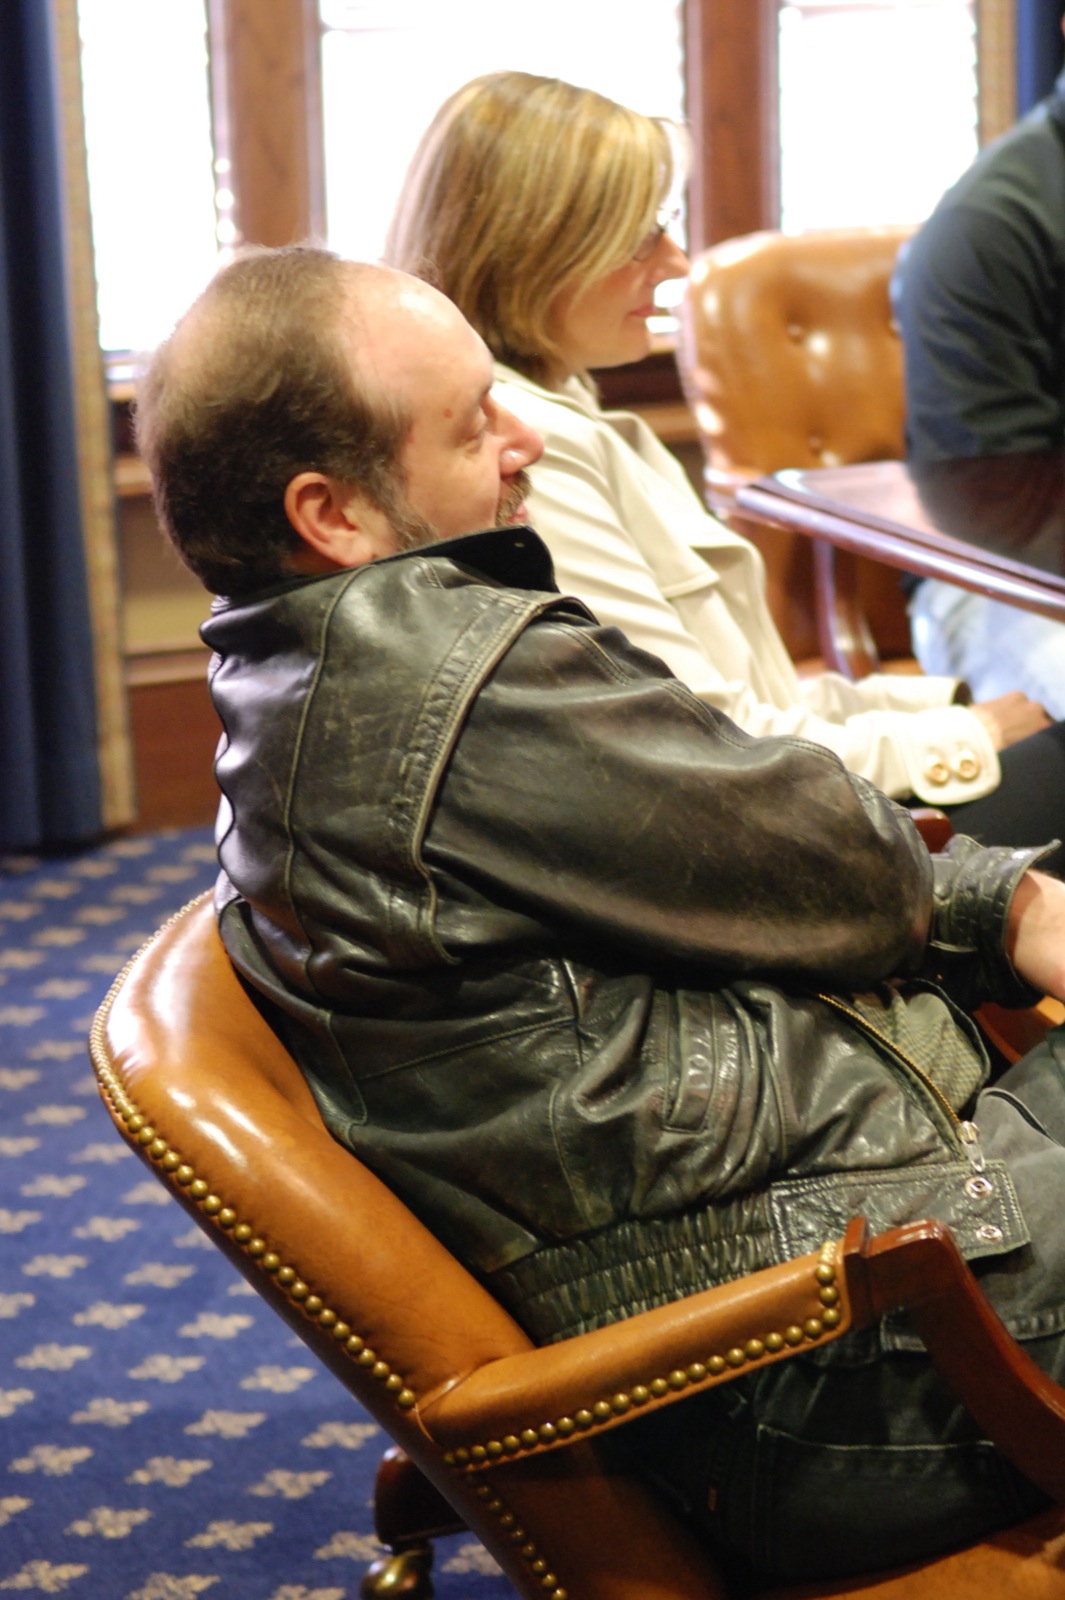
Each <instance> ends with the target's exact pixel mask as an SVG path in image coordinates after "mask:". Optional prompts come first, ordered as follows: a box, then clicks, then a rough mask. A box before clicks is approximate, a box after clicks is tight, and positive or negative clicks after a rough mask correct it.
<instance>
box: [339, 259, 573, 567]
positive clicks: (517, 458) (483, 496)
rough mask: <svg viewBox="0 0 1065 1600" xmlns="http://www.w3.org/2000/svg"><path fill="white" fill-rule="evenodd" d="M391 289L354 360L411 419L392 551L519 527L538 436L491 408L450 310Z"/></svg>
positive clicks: (481, 368)
mask: <svg viewBox="0 0 1065 1600" xmlns="http://www.w3.org/2000/svg"><path fill="white" fill-rule="evenodd" d="M397 284H398V286H396V285H393V286H392V290H393V292H392V294H391V295H390V296H389V299H390V300H391V301H392V304H391V305H390V306H389V307H388V308H387V309H386V308H384V307H383V308H382V314H381V317H380V320H379V322H378V323H377V324H376V325H375V326H374V328H373V330H372V333H371V336H370V340H369V343H368V345H367V343H365V342H364V343H363V346H362V358H361V359H362V364H363V366H364V368H367V367H368V368H369V370H370V371H371V372H374V371H375V369H376V371H375V376H376V377H377V380H378V382H379V383H380V384H381V386H382V388H383V389H384V390H385V391H386V392H388V393H390V394H394V395H397V397H398V398H399V399H400V400H402V401H403V402H405V404H406V406H407V409H408V413H409V415H410V417H411V419H412V420H411V426H410V429H409V431H408V433H407V437H406V439H405V440H404V443H403V446H402V448H401V450H400V466H401V467H402V469H403V473H404V475H405V478H406V495H405V500H404V507H403V514H402V515H401V516H400V517H398V518H395V519H393V520H394V522H395V524H396V527H395V533H396V548H397V549H407V548H410V547H411V546H412V545H417V544H423V543H427V542H429V541H431V540H432V539H434V538H435V539H450V538H453V537H455V536H456V535H458V534H463V533H476V532H478V531H479V530H480V529H482V528H491V527H496V526H500V525H502V524H504V523H507V522H523V521H524V520H525V508H524V504H523V498H524V495H525V493H526V492H527V487H528V480H527V479H526V477H525V471H524V469H525V468H526V467H527V466H529V465H530V464H531V463H532V462H534V461H537V460H539V458H540V456H541V455H542V453H543V443H542V441H541V439H540V437H539V435H538V434H536V433H534V432H533V430H532V429H531V428H527V427H526V426H525V424H524V423H521V422H519V421H518V419H517V418H516V417H514V416H512V415H511V413H510V412H509V411H504V410H503V409H502V407H501V406H498V405H497V404H496V402H495V401H494V400H493V399H492V395H491V388H492V381H493V374H492V358H491V356H490V354H489V352H488V349H487V346H486V345H485V344H484V341H483V340H482V339H481V338H480V337H479V336H478V335H477V334H476V333H475V332H474V331H473V329H472V328H471V327H470V325H469V323H468V322H467V321H466V319H465V318H464V317H463V316H462V315H461V313H460V312H459V311H458V310H456V308H455V307H454V306H453V305H452V304H451V302H450V301H449V300H446V299H445V298H444V296H443V295H441V294H438V293H437V292H436V290H434V289H430V288H428V286H427V285H425V284H420V283H415V282H414V280H412V279H407V280H402V279H397Z"/></svg>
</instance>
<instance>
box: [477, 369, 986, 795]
mask: <svg viewBox="0 0 1065 1600" xmlns="http://www.w3.org/2000/svg"><path fill="white" fill-rule="evenodd" d="M501 399H502V400H503V401H504V403H505V404H507V405H510V406H511V407H512V408H513V409H515V410H518V409H522V410H523V415H524V416H525V420H526V421H528V422H529V423H530V424H531V425H532V426H534V427H536V428H537V429H538V430H539V431H540V432H541V433H542V434H543V436H544V441H545V451H544V456H543V458H542V459H541V460H540V461H539V462H538V463H537V464H536V466H535V467H534V468H533V469H532V474H531V476H532V479H533V490H532V493H531V495H530V497H529V510H530V520H531V521H532V523H533V525H534V527H535V528H536V530H537V532H538V533H539V534H540V536H541V537H542V538H543V539H544V541H545V543H546V544H547V546H548V548H549V549H550V551H551V556H552V560H553V561H554V564H555V576H556V580H557V582H558V586H559V588H560V589H561V590H562V592H563V593H564V594H573V595H576V596H577V598H578V599H580V600H583V601H584V603H585V605H587V606H588V607H589V609H590V610H591V611H593V612H594V613H595V615H596V616H597V617H598V618H599V620H600V622H603V623H605V624H609V625H611V626H613V627H616V628H620V629H621V630H622V632H623V633H625V634H626V635H627V636H628V637H629V638H630V639H631V640H632V642H633V643H634V644H636V645H638V646H639V647H640V648H641V649H643V650H647V651H650V652H651V653H652V654H654V655H656V656H658V657H659V658H660V659H661V660H663V661H665V663H666V664H667V666H669V668H670V669H671V670H672V671H673V672H674V673H676V675H677V677H678V678H679V679H680V680H681V682H682V683H686V684H687V685H688V687H689V688H690V689H691V690H692V692H693V693H694V694H696V695H697V696H698V697H699V698H700V699H701V700H702V701H704V702H705V704H707V705H709V706H713V707H714V708H716V709H717V710H719V711H723V712H725V714H726V715H727V716H729V717H731V718H732V720H733V721H734V722H736V723H738V725H739V726H740V727H741V728H743V729H744V730H745V731H746V732H747V733H751V734H754V735H755V736H757V737H762V736H765V735H784V736H787V737H793V738H802V739H810V740H812V741H814V742H815V743H817V744H820V745H824V746H825V748H826V749H829V750H832V751H833V752H834V753H835V754H836V755H837V756H839V758H840V760H841V761H842V762H843V763H844V765H845V766H846V767H848V768H849V769H850V770H851V771H852V772H856V773H858V774H859V775H860V776H862V777H864V778H867V779H868V780H869V782H870V783H875V784H876V785H877V787H878V788H881V789H883V790H884V792H885V793H886V794H889V795H893V796H897V797H905V796H909V795H910V794H914V795H917V796H918V798H920V799H921V800H924V801H925V802H927V803H929V804H938V805H958V804H961V803H962V802H964V801H967V800H976V799H979V798H981V796H983V795H985V794H989V793H990V792H991V791H992V790H993V789H994V788H995V787H996V786H997V784H998V782H999V778H1000V768H999V762H998V757H997V755H996V754H995V750H994V746H993V744H992V741H991V739H990V736H989V734H988V732H987V729H986V728H985V727H984V725H983V723H982V722H981V721H980V719H979V717H977V716H975V715H974V713H973V712H972V711H970V710H968V709H967V708H966V707H964V706H960V705H952V704H950V703H949V702H950V700H951V697H952V696H953V694H954V692H955V690H956V688H957V681H956V680H955V679H948V678H935V679H926V678H922V677H916V676H915V677H913V678H912V679H911V680H910V681H909V683H908V684H906V685H905V686H904V687H901V688H900V687H899V686H898V685H897V684H895V683H894V682H893V681H891V682H886V681H885V679H884V678H882V677H880V678H876V679H873V680H867V681H866V682H865V683H863V684H861V685H854V684H850V683H848V682H847V681H846V680H845V679H843V678H841V677H840V676H839V674H837V673H822V674H819V675H817V676H816V677H814V678H812V679H809V680H803V681H800V680H799V678H798V677H797V675H796V673H795V669H794V665H793V663H792V662H791V660H790V658H789V656H788V653H787V650H786V649H785V646H784V642H783V640H782V639H781V637H780V634H779V632H778V631H777V628H776V626H775V624H774V622H773V620H772V617H771V616H770V613H769V608H768V605H767V603H766V598H765V586H764V574H763V569H762V564H761V558H760V557H759V556H758V554H757V552H756V551H754V550H753V548H752V547H751V546H749V545H748V544H747V543H746V541H743V540H739V539H737V538H736V537H735V536H733V535H731V534H729V535H726V536H725V539H723V538H722V537H721V536H720V529H719V527H718V525H717V524H716V523H715V522H714V520H713V519H712V518H711V517H710V516H709V515H708V514H707V513H706V512H705V511H704V510H703V508H702V507H701V506H700V505H699V504H698V502H697V500H696V499H695V496H694V492H693V491H692V490H691V488H690V486H689V485H688V484H687V482H686V481H685V482H684V483H683V484H680V483H678V482H676V481H672V480H667V479H666V478H665V477H664V476H663V474H662V473H660V472H659V471H657V469H656V467H655V466H653V465H651V464H649V463H648V462H647V461H646V460H644V459H643V458H642V457H640V456H637V454H636V452H635V451H634V450H632V449H631V448H630V447H629V446H628V445H627V444H626V443H625V442H624V441H623V440H621V439H620V438H618V437H616V436H614V435H613V432H612V429H611V425H610V423H609V422H608V421H606V419H605V418H604V419H599V420H598V421H597V420H595V419H593V418H591V417H587V418H586V417H583V416H577V415H574V414H573V413H571V412H569V411H568V410H567V409H566V408H565V407H564V406H563V405H562V404H559V403H552V402H551V401H550V400H540V401H539V403H537V404H530V403H529V397H528V396H527V395H526V394H525V392H524V391H522V390H519V389H516V388H514V387H512V386H508V387H506V388H505V389H504V390H502V391H501ZM523 401H524V402H525V404H524V407H523V405H522V403H523ZM545 423H549V424H551V426H545ZM670 465H671V466H673V465H675V464H674V463H672V462H670ZM676 470H677V474H678V476H679V473H680V468H679V467H677V469H676ZM700 534H701V535H702V540H701V541H700ZM726 540H727V541H728V542H726ZM685 543H687V544H688V546H689V548H688V549H687V550H685V551H684V552H683V554H684V555H685V556H686V557H687V562H688V570H689V571H690V570H691V567H692V566H693V565H695V572H696V575H695V576H694V577H693V578H691V579H689V580H688V581H687V582H684V581H683V580H682V581H680V582H678V583H675V584H672V583H670V582H669V581H668V580H667V579H664V578H663V577H661V576H660V574H661V573H662V571H663V568H664V567H665V566H666V564H667V562H668V555H667V554H666V553H665V552H666V551H667V550H668V547H669V546H670V544H672V545H674V546H676V545H678V544H680V545H683V544H685ZM652 546H654V549H653V550H652V549H651V547H652ZM695 550H698V553H699V561H700V562H701V563H702V564H703V565H704V567H705V568H707V569H709V570H707V571H706V572H705V574H704V577H703V579H702V580H700V578H699V576H698V565H696V564H695V563H693V561H692V556H693V551H695ZM715 568H716V570H715ZM730 569H732V571H731V576H726V575H727V574H728V573H729V570H730ZM722 579H724V580H725V582H726V583H727V587H728V593H727V595H726V594H725V593H724V591H723V589H722V587H720V586H719V580H722ZM756 683H761V684H763V685H765V684H770V683H771V684H775V685H777V689H778V692H776V693H774V694H773V696H772V698H771V697H770V696H769V695H768V694H767V693H766V692H765V690H764V688H763V689H762V691H761V692H760V691H759V689H758V688H756V687H755V686H754V685H755V684H756Z"/></svg>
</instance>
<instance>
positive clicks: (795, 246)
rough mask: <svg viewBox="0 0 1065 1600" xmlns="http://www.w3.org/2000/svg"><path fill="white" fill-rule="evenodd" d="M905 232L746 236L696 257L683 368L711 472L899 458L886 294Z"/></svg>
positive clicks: (899, 418) (900, 410)
mask: <svg viewBox="0 0 1065 1600" xmlns="http://www.w3.org/2000/svg"><path fill="white" fill-rule="evenodd" d="M911 231H912V230H910V229H908V228H857V229H830V230H825V231H819V232H814V233H804V234H794V235H790V234H783V233H770V232H766V233H755V234H749V235H747V236H746V237H744V238H739V239H729V240H726V241H725V242H724V243H723V244H718V245H714V246H712V247H711V248H710V249H709V250H706V251H704V252H703V253H702V254H701V255H700V256H698V257H697V259H696V260H695V261H694V262H693V263H692V271H691V277H690V279H689V284H688V292H687V295H686V299H685V304H684V310H683V317H682V321H683V339H682V346H681V364H682V376H683V380H684V384H685V388H686V392H687V395H688V399H689V402H690V403H691V405H692V408H693V410H694V412H695V417H696V420H697V423H698V426H699V431H700V437H701V439H702V441H703V444H704V448H705V450H706V452H707V456H708V460H709V462H710V464H711V465H712V466H714V467H718V468H721V469H731V470H737V469H740V470H742V469H748V468H750V469H755V470H757V471H758V472H776V471H778V470H779V469H780V468H782V467H815V466H838V465H840V464H842V463H846V462H854V461H878V460H889V459H894V458H897V457H900V456H901V455H902V453H903V448H904V446H903V418H904V400H903V382H902V347H901V342H900V340H899V336H898V332H897V330H896V327H895V324H894V320H893V317H892V313H891V304H890V299H889V293H888V285H889V282H890V278H891V273H892V270H893V268H894V264H895V258H896V256H897V255H898V252H899V247H900V246H901V245H902V244H903V242H904V241H905V240H906V239H907V238H908V237H909V235H910V232H911Z"/></svg>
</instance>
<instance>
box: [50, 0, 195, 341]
mask: <svg viewBox="0 0 1065 1600" xmlns="http://www.w3.org/2000/svg"><path fill="white" fill-rule="evenodd" d="M78 21H79V27H80V32H81V50H82V78H83V85H84V89H83V95H84V104H85V139H86V146H87V150H88V167H89V196H90V203H91V206H92V226H93V244H94V248H95V253H96V278H97V304H98V308H99V314H100V342H101V344H102V345H103V348H104V349H105V350H140V349H146V348H150V347H152V346H153V345H155V344H157V343H158V342H159V340H160V339H161V338H163V337H164V336H165V335H166V334H167V333H168V332H169V330H170V328H171V326H172V325H173V322H174V320H175V318H176V317H178V316H179V315H180V314H181V312H182V311H184V309H185V307H186V306H187V305H188V304H189V302H190V300H192V299H193V297H194V296H195V295H196V294H197V293H198V292H199V290H200V289H201V288H202V286H203V284H204V283H206V281H207V279H208V278H209V277H210V275H211V273H212V272H213V270H214V267H215V262H216V260H217V252H218V237H217V232H216V215H215V175H214V170H213V150H212V145H211V110H210V92H209V85H208V72H207V24H206V17H205V12H204V0H150V3H146V0H79V3H78ZM225 198H226V196H225V193H224V192H223V193H222V195H221V199H222V201H223V202H224V201H225Z"/></svg>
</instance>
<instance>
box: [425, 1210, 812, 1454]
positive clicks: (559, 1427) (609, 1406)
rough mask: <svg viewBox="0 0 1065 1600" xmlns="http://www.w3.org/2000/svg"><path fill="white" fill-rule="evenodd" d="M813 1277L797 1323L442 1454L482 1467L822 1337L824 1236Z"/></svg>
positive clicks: (597, 1424)
mask: <svg viewBox="0 0 1065 1600" xmlns="http://www.w3.org/2000/svg"><path fill="white" fill-rule="evenodd" d="M814 1281H815V1283H816V1284H817V1285H818V1300H819V1301H820V1303H821V1305H822V1307H823V1308H824V1309H823V1310H822V1312H821V1314H820V1316H816V1317H807V1318H806V1321H805V1322H804V1323H803V1324H802V1326H801V1327H800V1326H799V1325H798V1323H792V1324H791V1325H790V1326H789V1327H787V1328H785V1329H783V1331H776V1330H774V1331H773V1332H771V1333H767V1334H765V1335H764V1336H763V1337H762V1338H760V1339H748V1340H747V1342H746V1343H745V1344H744V1345H734V1346H733V1347H732V1348H731V1349H730V1350H725V1351H717V1352H715V1353H714V1354H713V1355H711V1356H707V1358H706V1360H705V1361H693V1362H692V1363H691V1365H690V1366H688V1367H677V1368H674V1370H673V1371H672V1372H669V1373H667V1374H666V1375H665V1376H664V1377H658V1378H651V1379H650V1380H649V1381H648V1382H647V1383H638V1384H635V1385H634V1386H633V1387H632V1389H630V1390H627V1391H624V1392H622V1393H620V1394H615V1395H611V1397H610V1398H609V1399H608V1400H607V1399H601V1400H596V1401H593V1402H592V1403H591V1404H590V1405H588V1406H581V1407H580V1409H579V1410H576V1411H574V1413H573V1415H572V1416H564V1417H559V1418H558V1419H557V1421H555V1422H542V1423H541V1424H540V1425H539V1427H536V1428H523V1429H522V1430H521V1432H520V1433H518V1434H513V1433H510V1434H507V1435H506V1437H505V1438H503V1439H502V1440H498V1439H488V1440H486V1441H485V1442H484V1443H482V1444H474V1445H469V1446H467V1447H465V1448H459V1449H457V1450H452V1451H449V1452H448V1454H447V1455H446V1456H445V1457H444V1460H445V1461H446V1462H447V1464H448V1465H449V1466H451V1467H455V1468H458V1469H459V1470H462V1469H466V1468H470V1467H482V1466H485V1465H486V1464H487V1463H489V1462H491V1461H494V1460H497V1459H498V1458H499V1457H500V1456H501V1455H504V1454H506V1455H508V1456H510V1455H515V1454H517V1453H519V1452H521V1451H527V1450H537V1449H541V1448H543V1446H544V1445H551V1444H554V1443H556V1442H557V1440H559V1439H567V1438H569V1437H570V1436H571V1435H572V1434H573V1432H574V1431H575V1430H576V1429H578V1428H579V1429H581V1430H587V1429H589V1428H595V1427H601V1426H602V1425H603V1424H604V1423H607V1422H611V1421H613V1420H614V1418H615V1417H620V1416H624V1415H625V1413H626V1412H627V1411H629V1410H631V1409H632V1407H633V1406H643V1405H647V1403H648V1401H650V1400H660V1399H662V1398H663V1397H664V1396H665V1395H668V1394H670V1393H675V1394H679V1393H680V1392H681V1391H682V1390H684V1389H687V1388H689V1387H691V1386H697V1385H699V1384H701V1383H705V1382H706V1380H707V1379H708V1378H720V1377H721V1376H722V1375H723V1374H725V1373H727V1372H729V1371H733V1372H738V1371H740V1369H741V1368H743V1367H748V1366H752V1365H756V1364H757V1363H758V1362H760V1361H764V1360H765V1358H766V1356H767V1355H778V1354H779V1353H780V1352H781V1351H782V1350H784V1349H785V1347H787V1348H790V1349H797V1348H798V1347H799V1345H802V1344H806V1343H811V1344H812V1343H816V1342H817V1340H818V1339H821V1338H823V1337H824V1334H825V1330H826V1329H829V1328H838V1327H839V1325H840V1323H841V1321H842V1320H843V1313H842V1312H841V1311H840V1310H839V1305H838V1302H839V1298H840V1295H839V1289H838V1287H837V1282H836V1245H835V1243H833V1242H831V1241H830V1242H828V1243H826V1244H823V1245H822V1246H821V1250H820V1255H819V1260H818V1263H817V1266H816V1267H815V1268H814Z"/></svg>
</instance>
